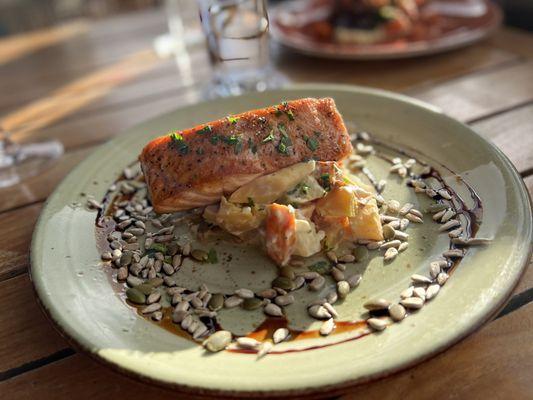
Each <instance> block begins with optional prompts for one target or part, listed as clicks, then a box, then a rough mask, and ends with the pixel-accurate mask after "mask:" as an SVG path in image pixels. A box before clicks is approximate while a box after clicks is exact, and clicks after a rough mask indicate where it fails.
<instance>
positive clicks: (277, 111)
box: [274, 109, 283, 117]
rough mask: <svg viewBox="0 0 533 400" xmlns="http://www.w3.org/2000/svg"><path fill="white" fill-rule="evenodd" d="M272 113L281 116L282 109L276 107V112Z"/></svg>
mask: <svg viewBox="0 0 533 400" xmlns="http://www.w3.org/2000/svg"><path fill="white" fill-rule="evenodd" d="M274 115H275V116H276V117H281V116H282V115H283V111H281V110H280V109H277V110H276V112H275V113H274Z"/></svg>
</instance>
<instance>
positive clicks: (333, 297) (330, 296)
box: [326, 291, 339, 304]
mask: <svg viewBox="0 0 533 400" xmlns="http://www.w3.org/2000/svg"><path fill="white" fill-rule="evenodd" d="M338 299H339V295H338V294H337V292H336V291H335V292H329V293H328V295H327V296H326V300H327V302H328V303H330V304H334V303H336V302H337V300H338Z"/></svg>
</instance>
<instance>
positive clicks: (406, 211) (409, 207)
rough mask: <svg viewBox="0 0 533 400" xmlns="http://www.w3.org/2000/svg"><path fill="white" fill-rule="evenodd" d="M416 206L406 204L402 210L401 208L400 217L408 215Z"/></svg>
mask: <svg viewBox="0 0 533 400" xmlns="http://www.w3.org/2000/svg"><path fill="white" fill-rule="evenodd" d="M414 206H415V205H414V204H411V203H405V204H404V205H403V207H402V208H400V211H399V213H400V215H405V214H407V213H408V212H409V211H410V210H411V209H412V208H413V207H414Z"/></svg>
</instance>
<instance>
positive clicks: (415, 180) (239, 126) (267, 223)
mask: <svg viewBox="0 0 533 400" xmlns="http://www.w3.org/2000/svg"><path fill="white" fill-rule="evenodd" d="M352 140H353V142H354V145H355V148H354V147H353V145H352ZM372 143H374V141H373V139H372V138H371V136H370V135H369V134H368V133H367V132H358V133H353V134H352V135H351V136H350V134H349V132H348V130H347V128H346V125H345V123H344V121H343V119H342V116H341V115H340V113H339V112H338V110H337V108H336V105H335V102H334V100H333V99H331V98H322V99H316V98H304V99H298V100H292V101H283V102H281V103H280V104H277V105H274V106H271V107H267V108H263V109H260V110H253V111H248V112H245V113H242V114H238V115H230V116H227V117H225V118H222V119H219V120H217V121H212V122H208V123H204V124H201V125H198V126H196V127H194V128H191V129H186V130H180V131H173V132H170V133H168V134H166V135H164V136H161V137H159V138H157V139H154V140H152V141H151V142H150V143H148V144H147V145H146V146H145V147H144V149H143V151H142V153H141V155H140V157H139V160H140V165H134V166H132V167H131V168H127V169H126V170H125V171H124V174H123V177H122V179H121V180H119V181H118V182H116V183H114V184H113V185H112V188H111V189H110V191H109V192H108V193H107V194H106V196H105V200H104V202H103V203H102V204H100V203H98V202H96V201H95V200H94V199H92V198H91V199H89V200H88V205H89V206H90V207H92V208H97V209H99V210H101V211H102V213H101V214H99V216H98V222H97V226H99V227H101V228H100V232H101V235H102V236H104V235H105V236H106V238H107V242H105V245H104V246H103V252H102V259H103V261H104V263H105V265H107V266H109V267H115V268H118V269H116V272H113V279H116V280H117V281H118V282H123V284H122V287H121V289H122V290H124V291H125V299H126V300H125V301H127V302H128V304H131V305H134V306H135V307H137V308H138V312H139V313H140V314H141V315H145V316H147V317H148V318H151V319H152V320H153V321H155V322H156V323H160V322H161V321H166V323H167V326H171V327H173V328H170V329H174V330H175V331H176V332H178V333H179V334H181V335H182V336H183V335H184V334H185V335H186V334H187V333H188V334H190V336H191V338H192V340H198V341H200V340H202V341H203V344H204V347H205V348H206V349H207V350H209V351H220V350H224V349H225V348H226V347H228V346H230V345H231V342H232V338H234V337H235V340H236V342H235V347H236V348H244V349H247V350H254V351H257V353H258V354H259V355H260V356H263V355H265V354H267V353H268V352H271V351H275V346H273V344H277V343H279V342H281V341H285V340H296V339H298V338H303V337H305V335H306V334H309V332H312V331H315V330H316V329H315V327H314V326H313V327H312V328H309V329H303V330H302V329H297V330H296V329H292V330H291V329H290V327H291V321H290V318H289V317H288V316H287V313H286V308H288V307H290V306H291V305H292V304H293V303H295V302H296V301H299V299H298V297H299V294H300V293H306V292H307V293H309V292H311V293H313V292H314V294H315V296H314V298H313V299H312V301H309V302H308V303H307V304H306V308H307V313H308V315H309V316H310V317H311V318H312V319H315V320H317V321H323V322H322V323H321V325H320V327H319V328H318V333H319V334H320V335H322V336H328V335H330V334H335V332H336V328H337V326H338V327H342V329H340V332H345V331H346V330H348V329H349V328H348V327H349V326H351V327H352V328H353V329H354V330H358V331H359V334H360V335H364V334H367V333H369V332H372V331H382V330H383V329H385V328H386V327H387V325H388V324H390V323H391V322H394V321H395V322H399V321H401V320H403V319H404V318H405V317H406V316H408V314H410V313H413V312H415V311H416V310H418V309H420V308H422V307H423V305H424V304H425V303H426V302H428V301H430V300H432V299H433V298H434V297H435V296H436V295H437V294H438V293H439V291H440V289H441V287H442V286H443V285H444V284H445V283H446V281H447V280H448V277H449V274H450V273H451V271H453V269H454V268H455V267H456V266H457V264H458V260H460V259H461V258H462V257H463V256H464V255H465V252H466V250H467V248H468V247H469V246H480V245H486V244H488V243H489V242H490V240H489V239H486V238H477V237H475V234H476V232H477V230H478V229H479V225H480V224H481V220H482V212H483V210H482V205H481V199H479V197H478V196H477V194H476V193H475V191H474V190H473V189H469V190H470V191H469V195H470V197H471V200H473V201H474V203H473V204H474V205H473V207H468V206H466V203H465V201H464V200H463V199H462V198H461V197H460V196H459V195H457V194H456V193H455V192H454V191H453V190H452V189H450V188H449V187H448V186H447V185H446V184H445V183H444V181H443V180H442V178H441V177H440V175H439V174H438V172H436V171H435V170H434V169H433V168H432V167H431V166H429V165H427V164H425V163H422V162H420V161H417V160H416V159H414V158H410V157H405V155H404V157H391V154H390V153H391V152H393V153H394V150H393V149H391V148H389V149H388V151H380V150H377V149H378V148H379V146H378V147H376V148H374V146H373V145H372ZM381 147H384V148H386V146H384V145H383V144H381ZM370 157H376V158H379V159H381V160H382V161H385V162H387V163H389V164H390V168H389V172H390V173H391V174H393V176H394V178H395V179H397V180H398V181H399V182H398V183H399V184H400V186H405V189H406V190H412V191H413V192H415V193H418V194H419V195H420V196H423V197H425V198H427V199H428V200H429V204H428V205H427V208H426V210H418V209H416V208H415V206H414V204H412V203H409V202H406V203H403V204H402V203H400V202H399V201H398V200H396V199H387V198H385V197H384V196H383V195H382V192H383V191H384V189H385V186H386V184H387V181H386V180H380V181H377V180H376V178H375V177H374V175H373V172H372V170H371V169H370V168H368V167H367V165H366V159H367V158H370ZM425 215H426V216H428V215H429V216H431V220H432V222H429V221H428V219H429V218H425ZM424 219H426V223H427V224H431V223H437V224H439V225H438V228H437V229H435V230H434V232H433V235H445V236H447V237H448V238H449V241H448V242H447V244H446V247H444V248H443V249H442V254H441V257H440V258H438V259H435V260H433V261H432V262H431V263H430V264H429V269H428V271H427V274H424V275H422V274H413V275H412V276H411V283H410V285H408V286H407V287H406V288H405V290H403V291H402V292H401V293H398V296H397V298H396V299H385V298H371V299H368V300H367V301H365V302H364V304H363V306H364V307H365V308H366V309H367V310H368V313H367V314H368V315H367V316H366V317H365V318H362V319H360V320H353V318H351V319H350V320H344V321H342V318H340V316H339V313H338V312H337V311H336V309H335V304H336V303H337V302H342V301H343V299H345V298H346V297H347V296H349V295H350V292H351V291H353V290H356V288H357V286H358V285H359V284H360V282H361V280H362V279H363V275H362V274H361V273H357V272H356V268H354V267H356V266H357V265H358V264H362V263H364V262H365V261H367V260H366V259H368V258H373V257H380V258H382V259H383V262H384V268H387V264H389V263H392V262H393V261H394V260H395V259H396V258H397V257H400V258H401V253H402V252H404V251H406V250H407V249H408V246H409V237H410V233H409V232H410V231H411V225H412V224H414V225H416V224H423V223H424ZM221 242H225V243H227V244H229V245H230V247H231V246H232V245H233V246H234V247H235V248H239V247H241V248H242V247H249V248H253V249H254V250H255V251H258V252H263V253H265V254H266V255H267V256H268V257H269V258H270V260H271V261H272V262H273V263H274V264H275V265H276V266H277V271H278V276H277V277H276V278H275V279H273V280H272V281H271V282H262V287H261V288H260V290H254V289H253V288H250V287H238V288H235V290H233V291H231V292H218V291H217V290H213V289H211V288H210V287H209V284H208V283H207V282H202V283H200V285H199V286H190V285H189V286H188V285H187V283H186V280H185V279H184V278H185V276H186V274H187V273H188V272H185V270H187V267H184V268H183V270H182V266H183V265H184V263H185V261H187V263H188V264H189V265H190V266H191V265H192V268H194V269H197V270H200V269H212V268H217V267H219V266H218V264H219V257H229V258H230V261H229V262H231V257H232V255H231V253H230V254H229V255H228V254H227V253H224V255H221V254H220V251H219V250H218V247H219V244H220V243H221ZM213 264H215V265H217V266H214V265H213ZM251 268H252V266H250V269H251ZM110 269H111V268H110ZM111 270H112V269H111ZM189 271H190V270H189ZM308 296H309V294H308V295H307V297H308ZM306 301H307V300H306ZM237 308H238V309H240V310H242V312H243V313H246V312H249V311H253V310H262V311H263V313H264V316H265V320H264V321H263V322H262V323H261V325H260V326H259V327H258V328H257V329H254V330H253V331H250V332H246V334H244V335H243V334H236V333H235V332H231V331H230V330H229V329H226V328H225V327H224V323H223V322H222V320H221V319H220V318H221V317H223V314H224V312H225V311H227V310H229V309H237ZM219 317H220V318H219ZM170 322H172V324H171V323H170ZM347 324H348V325H347ZM350 324H351V325H350ZM266 325H268V326H271V327H275V329H273V328H272V329H268V328H265V326H266ZM258 331H259V332H261V335H258V334H257V332H258ZM259 336H260V337H261V339H262V340H258V337H259Z"/></svg>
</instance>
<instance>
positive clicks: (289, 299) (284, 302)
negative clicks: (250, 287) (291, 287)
mask: <svg viewBox="0 0 533 400" xmlns="http://www.w3.org/2000/svg"><path fill="white" fill-rule="evenodd" d="M274 303H276V304H277V305H278V306H281V307H285V306H288V305H289V304H292V303H294V296H292V295H290V294H286V295H283V296H278V297H276V298H275V299H274Z"/></svg>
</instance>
